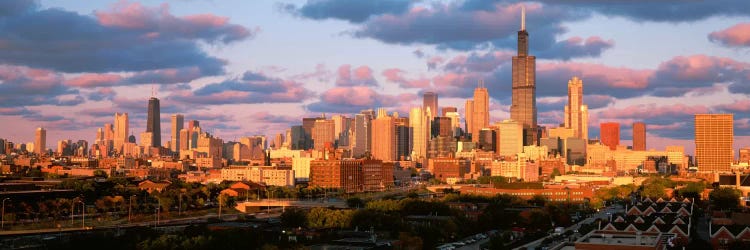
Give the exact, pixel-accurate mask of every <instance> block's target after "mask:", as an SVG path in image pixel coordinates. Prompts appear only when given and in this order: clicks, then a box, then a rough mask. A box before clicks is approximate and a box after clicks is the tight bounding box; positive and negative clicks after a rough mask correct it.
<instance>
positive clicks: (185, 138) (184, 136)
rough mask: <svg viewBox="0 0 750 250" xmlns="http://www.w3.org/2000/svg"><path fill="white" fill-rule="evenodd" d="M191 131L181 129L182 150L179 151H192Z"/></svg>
mask: <svg viewBox="0 0 750 250" xmlns="http://www.w3.org/2000/svg"><path fill="white" fill-rule="evenodd" d="M189 131H190V130H189V129H186V128H183V129H180V145H179V147H180V150H178V151H184V150H190V132H189Z"/></svg>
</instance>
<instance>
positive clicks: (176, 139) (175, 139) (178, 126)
mask: <svg viewBox="0 0 750 250" xmlns="http://www.w3.org/2000/svg"><path fill="white" fill-rule="evenodd" d="M184 126H185V116H183V115H180V114H176V115H172V138H171V140H172V144H171V148H170V149H171V150H172V152H180V145H182V144H181V142H182V141H181V140H180V132H181V131H182V129H183V128H184Z"/></svg>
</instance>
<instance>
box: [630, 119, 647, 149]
mask: <svg viewBox="0 0 750 250" xmlns="http://www.w3.org/2000/svg"><path fill="white" fill-rule="evenodd" d="M633 151H646V124H645V123H643V122H636V123H633Z"/></svg>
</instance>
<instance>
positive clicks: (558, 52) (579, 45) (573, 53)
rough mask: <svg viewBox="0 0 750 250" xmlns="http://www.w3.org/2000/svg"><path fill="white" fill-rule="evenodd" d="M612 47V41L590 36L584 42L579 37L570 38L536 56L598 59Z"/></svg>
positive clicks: (563, 58) (565, 58) (564, 58)
mask: <svg viewBox="0 0 750 250" xmlns="http://www.w3.org/2000/svg"><path fill="white" fill-rule="evenodd" d="M614 46H615V42H614V41H613V40H607V41H605V40H604V39H602V38H600V37H598V36H592V37H589V38H586V39H585V40H584V39H583V38H580V37H571V38H568V39H566V40H562V41H558V42H556V43H555V44H553V45H552V47H550V48H549V49H546V50H542V51H540V52H539V53H538V54H537V56H538V57H541V58H555V59H562V60H570V59H572V58H576V57H598V56H600V55H601V54H602V52H604V51H605V50H607V49H611V48H612V47H614Z"/></svg>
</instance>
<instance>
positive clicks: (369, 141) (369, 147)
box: [359, 109, 376, 152]
mask: <svg viewBox="0 0 750 250" xmlns="http://www.w3.org/2000/svg"><path fill="white" fill-rule="evenodd" d="M359 113H360V114H364V115H365V117H366V118H367V130H366V131H363V132H365V133H367V145H366V147H367V149H366V151H367V152H372V120H374V119H375V117H376V116H375V111H374V110H372V109H366V110H362V111H360V112H359Z"/></svg>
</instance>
